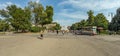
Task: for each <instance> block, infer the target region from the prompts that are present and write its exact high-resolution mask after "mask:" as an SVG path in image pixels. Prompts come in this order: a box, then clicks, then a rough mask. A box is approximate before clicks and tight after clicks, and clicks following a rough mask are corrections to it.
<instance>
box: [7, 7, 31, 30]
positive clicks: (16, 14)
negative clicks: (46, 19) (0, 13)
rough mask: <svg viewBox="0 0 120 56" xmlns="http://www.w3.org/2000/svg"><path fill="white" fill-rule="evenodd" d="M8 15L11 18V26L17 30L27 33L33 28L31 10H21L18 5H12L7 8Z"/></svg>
mask: <svg viewBox="0 0 120 56" xmlns="http://www.w3.org/2000/svg"><path fill="white" fill-rule="evenodd" d="M7 10H8V13H9V15H10V17H11V25H12V26H13V27H14V28H15V30H17V31H18V30H21V31H22V32H25V31H26V30H29V29H30V27H31V22H30V20H31V13H30V10H29V8H27V7H26V8H24V9H22V8H19V7H17V6H16V5H11V6H8V7H7Z"/></svg>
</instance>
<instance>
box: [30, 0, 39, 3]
mask: <svg viewBox="0 0 120 56" xmlns="http://www.w3.org/2000/svg"><path fill="white" fill-rule="evenodd" d="M30 1H35V2H37V3H39V2H40V0H30Z"/></svg>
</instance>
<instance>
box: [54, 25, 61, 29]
mask: <svg viewBox="0 0 120 56" xmlns="http://www.w3.org/2000/svg"><path fill="white" fill-rule="evenodd" d="M55 24H56V26H54V27H53V28H54V30H60V29H61V26H60V24H58V23H55Z"/></svg>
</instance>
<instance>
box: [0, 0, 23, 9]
mask: <svg viewBox="0 0 120 56" xmlns="http://www.w3.org/2000/svg"><path fill="white" fill-rule="evenodd" d="M12 4H14V3H12V2H5V3H2V4H0V9H5V8H6V7H7V6H10V5H12ZM15 5H17V6H18V7H21V6H20V5H19V4H15Z"/></svg>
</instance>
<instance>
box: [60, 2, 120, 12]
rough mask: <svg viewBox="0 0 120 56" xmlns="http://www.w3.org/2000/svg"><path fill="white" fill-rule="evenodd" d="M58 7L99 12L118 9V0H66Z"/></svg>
mask: <svg viewBox="0 0 120 56" xmlns="http://www.w3.org/2000/svg"><path fill="white" fill-rule="evenodd" d="M58 5H71V6H72V7H74V8H85V9H89V10H90V9H91V10H94V11H99V10H104V9H112V8H116V7H120V0H89V1H88V0H87V1H86V0H66V1H63V2H61V3H59V4H58Z"/></svg>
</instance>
